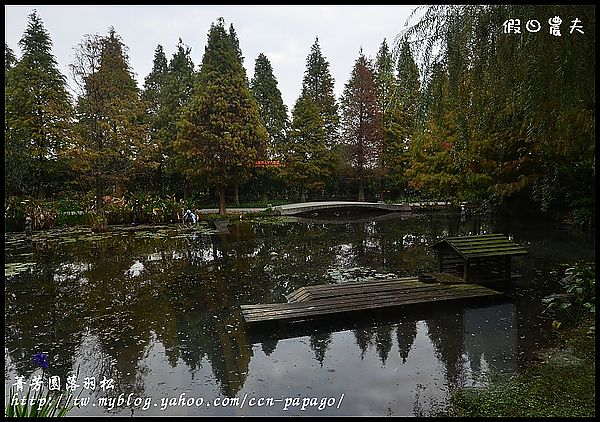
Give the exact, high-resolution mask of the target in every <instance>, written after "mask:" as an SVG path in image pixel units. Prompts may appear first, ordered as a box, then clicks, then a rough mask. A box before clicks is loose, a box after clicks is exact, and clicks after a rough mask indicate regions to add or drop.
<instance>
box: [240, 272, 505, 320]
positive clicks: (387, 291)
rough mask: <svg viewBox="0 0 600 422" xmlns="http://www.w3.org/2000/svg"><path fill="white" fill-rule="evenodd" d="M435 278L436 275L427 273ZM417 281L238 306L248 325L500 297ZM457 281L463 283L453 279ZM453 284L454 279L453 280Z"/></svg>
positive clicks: (345, 286) (328, 288)
mask: <svg viewBox="0 0 600 422" xmlns="http://www.w3.org/2000/svg"><path fill="white" fill-rule="evenodd" d="M430 275H431V276H433V277H434V278H437V277H436V273H430ZM446 276H447V274H444V277H445V282H444V283H440V282H437V281H436V280H432V281H433V282H423V281H419V278H418V277H405V278H399V279H394V280H385V281H368V282H347V283H338V284H327V285H318V286H308V287H301V288H300V289H298V290H296V291H294V292H292V293H291V294H289V295H288V296H287V297H286V298H287V299H288V303H264V304H256V305H241V311H242V315H243V316H244V319H245V321H246V322H248V323H255V322H267V321H293V320H301V319H312V318H319V317H322V316H327V315H331V314H344V313H350V312H355V311H365V310H371V309H381V308H390V307H395V306H404V305H413V304H420V303H434V302H442V301H444V302H445V301H451V300H460V299H471V298H480V297H490V296H498V295H501V293H500V292H497V291H495V290H492V289H489V288H487V287H483V286H479V285H476V284H464V283H462V282H455V283H449V282H448V281H447V277H446ZM456 279H457V280H460V281H462V280H461V279H460V278H458V277H456ZM452 281H454V280H452Z"/></svg>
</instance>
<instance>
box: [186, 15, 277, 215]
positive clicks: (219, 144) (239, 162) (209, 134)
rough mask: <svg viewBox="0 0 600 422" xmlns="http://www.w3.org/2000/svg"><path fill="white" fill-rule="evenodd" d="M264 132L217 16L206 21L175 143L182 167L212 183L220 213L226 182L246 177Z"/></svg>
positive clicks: (238, 65) (264, 136) (232, 50)
mask: <svg viewBox="0 0 600 422" xmlns="http://www.w3.org/2000/svg"><path fill="white" fill-rule="evenodd" d="M267 137H268V134H267V131H266V129H265V127H264V125H263V123H262V120H261V118H260V115H259V110H258V105H257V104H256V100H255V99H254V97H253V96H252V94H251V92H250V88H249V87H248V84H247V82H246V77H245V72H244V69H243V68H242V65H241V63H240V61H239V60H238V58H237V52H236V48H235V46H234V45H233V43H232V40H231V37H230V36H229V34H228V33H227V32H226V30H225V27H224V21H223V19H222V18H221V19H219V20H218V21H217V23H216V24H212V25H211V27H210V30H209V33H208V42H207V45H206V49H205V51H204V56H203V57H202V65H201V68H200V73H199V75H198V84H197V85H196V89H195V92H194V95H193V96H192V99H191V101H190V103H189V104H188V106H187V107H186V109H185V111H184V113H183V116H182V120H181V122H180V126H179V127H178V136H177V148H178V150H179V151H180V152H181V153H182V154H184V155H185V157H186V162H185V163H184V166H185V167H184V171H185V173H186V174H187V175H189V176H191V177H202V178H203V179H204V180H205V181H207V182H208V183H209V185H211V186H214V187H215V188H216V189H217V191H218V192H219V213H220V214H221V215H223V214H225V190H226V188H227V187H228V186H229V185H231V184H232V183H233V182H235V181H239V180H240V179H241V178H242V177H249V175H250V170H251V169H252V168H253V167H254V162H255V160H256V158H257V156H258V152H259V151H260V150H261V149H264V147H265V144H266V141H267Z"/></svg>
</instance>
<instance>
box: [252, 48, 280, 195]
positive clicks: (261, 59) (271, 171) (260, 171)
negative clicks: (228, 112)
mask: <svg viewBox="0 0 600 422" xmlns="http://www.w3.org/2000/svg"><path fill="white" fill-rule="evenodd" d="M250 89H251V90H252V94H253V95H254V98H255V99H256V102H257V103H258V109H259V111H260V117H261V118H262V119H263V122H264V124H265V128H266V129H267V132H268V133H269V142H268V145H267V149H266V151H265V154H264V155H265V156H264V157H263V158H268V159H282V158H283V150H284V147H285V142H286V136H287V132H288V130H289V119H288V114H287V107H286V105H285V104H284V103H283V99H282V98H281V91H279V88H278V87H277V79H276V78H275V75H273V68H272V67H271V62H269V59H268V58H267V56H265V55H264V54H263V53H260V54H259V55H258V57H257V58H256V62H255V64H254V77H253V78H252V80H251V81H250ZM280 175H281V169H280V168H278V167H268V168H257V169H256V176H257V181H258V184H259V186H260V189H261V192H262V198H263V199H264V200H267V193H268V188H269V186H273V183H274V182H275V181H276V180H277V179H278V178H279V176H280Z"/></svg>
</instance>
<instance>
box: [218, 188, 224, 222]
mask: <svg viewBox="0 0 600 422" xmlns="http://www.w3.org/2000/svg"><path fill="white" fill-rule="evenodd" d="M219 215H225V186H221V187H220V188H219Z"/></svg>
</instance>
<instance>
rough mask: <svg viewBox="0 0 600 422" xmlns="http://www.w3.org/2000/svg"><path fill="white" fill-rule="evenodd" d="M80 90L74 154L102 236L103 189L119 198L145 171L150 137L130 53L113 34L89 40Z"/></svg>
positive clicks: (81, 57) (80, 58)
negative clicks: (92, 198)
mask: <svg viewBox="0 0 600 422" xmlns="http://www.w3.org/2000/svg"><path fill="white" fill-rule="evenodd" d="M71 68H72V70H73V74H74V76H75V79H76V81H77V82H78V84H79V86H80V88H81V95H80V97H79V98H78V101H77V117H78V124H77V132H78V136H77V145H76V147H75V148H74V149H73V151H72V154H73V156H74V158H75V161H76V163H77V165H78V168H79V170H80V172H81V173H80V174H81V178H82V181H88V182H89V183H90V184H91V186H93V187H94V189H95V193H96V210H97V212H98V213H99V217H100V221H99V226H98V229H99V230H103V229H106V222H105V221H104V220H103V219H104V217H103V216H104V211H103V210H104V201H103V196H104V195H105V194H106V192H105V189H106V188H107V187H109V186H114V189H115V193H116V195H118V196H121V195H123V193H124V189H125V184H126V183H127V182H128V180H130V179H131V178H132V177H133V176H134V175H135V173H136V172H137V171H139V170H140V169H139V166H140V165H144V157H145V155H146V154H147V149H148V148H150V147H151V145H148V142H147V141H148V137H147V136H146V135H147V134H146V124H145V122H144V119H143V115H144V113H145V110H144V106H143V103H142V101H141V99H140V94H139V91H138V88H137V85H136V82H135V80H134V78H133V72H132V71H131V68H130V66H129V59H128V56H127V47H126V46H125V44H124V43H123V41H122V39H121V37H120V36H119V35H118V34H117V33H116V31H115V30H114V28H112V27H111V28H110V29H109V33H108V36H100V35H88V36H86V37H84V40H83V41H82V42H81V43H80V44H79V46H78V47H77V48H76V58H75V62H74V63H73V64H72V65H71Z"/></svg>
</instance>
